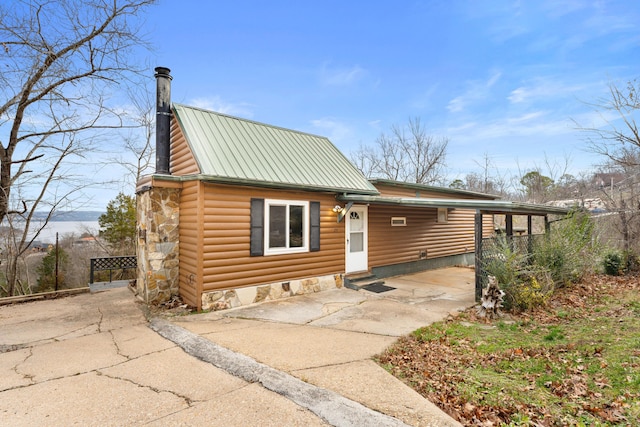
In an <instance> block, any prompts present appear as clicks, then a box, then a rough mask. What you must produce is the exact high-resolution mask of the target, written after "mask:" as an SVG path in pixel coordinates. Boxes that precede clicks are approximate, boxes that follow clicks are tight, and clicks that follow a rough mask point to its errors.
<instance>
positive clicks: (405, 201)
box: [337, 194, 571, 216]
mask: <svg viewBox="0 0 640 427" xmlns="http://www.w3.org/2000/svg"><path fill="white" fill-rule="evenodd" d="M337 199H338V200H340V201H342V202H353V203H371V204H381V205H395V206H413V207H425V208H452V209H475V210H477V211H479V212H482V213H487V214H505V213H509V214H514V215H541V216H543V215H548V214H555V215H567V214H568V213H569V212H570V211H571V209H568V208H561V207H558V206H548V205H535V204H532V203H520V202H510V201H506V200H473V199H432V198H424V199H423V198H413V197H383V196H365V195H355V194H354V195H351V194H345V195H341V196H338V197H337Z"/></svg>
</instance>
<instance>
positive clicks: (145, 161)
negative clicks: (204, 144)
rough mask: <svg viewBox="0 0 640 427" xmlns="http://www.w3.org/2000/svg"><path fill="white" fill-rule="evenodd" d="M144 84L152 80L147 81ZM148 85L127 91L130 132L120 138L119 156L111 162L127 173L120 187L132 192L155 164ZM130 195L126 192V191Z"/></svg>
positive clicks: (150, 92) (150, 100) (151, 103)
mask: <svg viewBox="0 0 640 427" xmlns="http://www.w3.org/2000/svg"><path fill="white" fill-rule="evenodd" d="M147 81H152V80H151V79H150V78H148V79H147ZM152 94H153V91H152V90H148V87H147V85H140V86H134V87H131V88H129V90H128V95H129V99H130V101H131V104H132V109H131V111H130V112H128V113H127V116H128V119H129V120H128V121H129V122H131V126H132V128H131V129H128V131H129V132H128V133H127V135H125V137H124V139H123V143H124V146H123V147H122V148H123V151H122V153H120V154H119V155H118V156H117V157H115V158H114V159H112V160H113V162H112V163H115V164H118V165H120V166H122V167H124V168H125V169H126V171H127V174H126V175H125V176H124V182H123V185H124V186H126V187H128V188H132V189H135V185H136V183H137V182H138V181H139V180H140V178H141V177H142V175H144V174H145V173H146V172H148V171H149V170H150V168H151V167H152V166H153V161H154V144H153V142H154V135H155V123H156V122H155V100H154V99H153V96H152ZM125 192H126V193H129V192H128V191H125Z"/></svg>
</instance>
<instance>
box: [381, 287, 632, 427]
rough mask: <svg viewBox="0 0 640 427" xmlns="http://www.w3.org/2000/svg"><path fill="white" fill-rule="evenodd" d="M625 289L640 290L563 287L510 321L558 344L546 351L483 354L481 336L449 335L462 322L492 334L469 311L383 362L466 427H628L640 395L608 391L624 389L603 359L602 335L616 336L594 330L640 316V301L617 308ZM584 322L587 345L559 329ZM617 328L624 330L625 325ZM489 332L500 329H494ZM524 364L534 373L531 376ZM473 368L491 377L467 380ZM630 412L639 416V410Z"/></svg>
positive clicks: (522, 348) (409, 341) (411, 339)
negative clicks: (582, 422)
mask: <svg viewBox="0 0 640 427" xmlns="http://www.w3.org/2000/svg"><path fill="white" fill-rule="evenodd" d="M628 291H633V292H635V293H636V294H637V293H638V291H640V280H638V278H637V277H628V276H627V277H608V276H593V277H590V278H588V279H586V280H585V281H584V282H583V283H581V284H579V285H576V286H573V287H568V288H562V289H559V290H558V291H557V293H556V294H555V295H554V297H553V298H552V300H551V301H550V302H549V304H548V305H547V306H546V307H542V308H537V309H536V310H534V311H531V312H527V313H519V314H510V315H509V316H508V319H509V320H508V321H509V324H517V325H518V327H519V329H518V331H521V332H522V333H525V334H536V333H537V334H540V335H541V336H545V334H550V335H552V334H554V333H555V335H553V336H552V338H553V339H548V340H546V341H544V340H542V341H544V345H537V346H526V345H514V346H513V347H511V348H508V349H506V350H495V351H488V352H487V351H483V350H482V349H483V348H484V347H487V346H490V345H491V344H492V343H491V342H487V339H486V338H484V337H482V336H479V337H478V340H474V339H468V338H465V337H464V336H458V335H456V334H455V333H447V331H448V329H446V328H447V327H452V326H453V325H455V324H456V323H459V324H463V326H464V327H465V329H472V328H473V325H477V329H475V330H477V331H481V332H479V334H481V333H482V331H484V330H487V326H486V325H487V321H486V320H485V319H479V318H478V317H477V315H476V312H475V310H474V309H471V310H468V311H467V312H465V313H462V314H461V315H460V316H458V317H457V318H455V319H454V318H449V319H448V320H447V322H446V324H445V325H444V326H440V328H441V329H439V330H435V331H433V330H432V331H430V332H429V334H430V335H428V336H427V338H425V339H424V340H422V339H421V338H420V335H419V334H416V335H411V336H406V337H402V338H401V339H400V340H399V341H398V342H397V344H396V345H395V346H394V347H392V348H391V349H390V350H389V351H387V352H386V353H384V354H383V355H381V356H379V358H378V360H379V362H380V363H382V364H384V365H385V366H387V367H389V369H390V371H391V372H392V373H393V374H394V375H396V376H397V377H399V378H402V379H403V380H404V381H406V382H407V383H408V384H410V385H411V386H412V387H413V388H414V389H415V390H416V391H418V392H419V393H421V394H422V395H423V396H425V397H427V398H428V399H429V400H431V401H433V402H434V403H436V404H437V405H438V406H440V408H442V409H443V410H444V411H445V412H447V413H448V414H449V415H451V416H452V417H454V418H455V419H457V420H458V421H460V422H461V423H462V424H464V425H467V426H490V425H495V426H497V425H501V424H503V423H504V424H509V423H512V422H517V421H518V420H523V419H526V420H527V422H528V423H529V424H526V425H539V426H554V425H567V424H577V423H578V421H577V420H579V419H581V418H580V417H584V416H587V415H588V416H590V417H594V418H593V421H594V422H599V423H610V424H616V423H625V422H626V421H627V420H626V416H625V413H626V411H628V410H629V408H630V404H629V401H638V400H640V393H637V392H635V391H634V392H631V393H625V395H623V396H618V397H616V398H614V399H611V397H610V394H609V393H610V392H612V389H613V388H614V387H619V386H616V385H614V384H612V382H611V380H610V379H609V378H608V377H607V376H606V375H604V374H603V373H602V371H604V370H606V369H607V368H608V367H609V365H610V363H609V361H608V360H606V357H605V356H604V354H605V352H606V351H607V348H605V346H604V345H602V343H599V341H598V339H597V336H598V334H611V333H612V331H610V330H608V329H607V328H601V329H596V327H597V326H598V322H597V319H600V318H606V319H616V320H617V319H624V318H625V316H631V317H633V316H634V310H636V313H637V310H638V305H637V303H635V302H634V303H633V304H627V305H625V304H624V303H617V302H618V301H622V299H623V297H622V296H623V295H625V293H626V292H628ZM611 301H613V302H614V303H611ZM635 316H637V314H635ZM579 319H584V320H585V323H586V324H588V325H592V324H593V327H594V330H593V334H592V335H591V336H589V334H587V336H588V337H589V338H588V341H587V342H578V343H576V342H573V341H571V340H570V339H568V338H567V337H565V336H564V335H563V334H559V333H557V331H558V330H564V328H562V329H561V325H568V324H569V323H570V322H574V321H576V320H579ZM589 319H591V320H589ZM498 322H500V320H496V321H493V322H489V324H491V325H495V324H496V323H498ZM616 324H620V325H621V327H624V322H617V321H616ZM482 328H484V329H482ZM490 328H491V329H492V330H496V328H495V326H491V327H490ZM554 328H555V329H554ZM498 329H499V328H498ZM549 331H551V332H549ZM554 331H555V332H554ZM433 334H435V335H433ZM592 339H593V342H591V340H592ZM489 341H490V339H489ZM614 341H615V340H614ZM639 355H640V350H638V351H637V353H636V350H635V349H634V351H633V352H632V354H631V355H630V360H629V361H628V362H626V363H625V364H623V368H624V369H626V370H629V374H628V375H627V378H628V381H629V383H630V384H631V383H632V382H633V381H636V382H637V378H638V376H639V375H640V373H639V372H638V371H639V370H640V367H639V366H638V365H639V363H638V356H639ZM527 366H530V367H534V368H535V369H534V370H533V371H527V369H529V368H527ZM472 369H478V370H480V371H482V370H485V371H486V372H493V374H487V376H486V378H485V379H482V380H479V379H478V377H477V376H476V377H474V376H472V375H470V371H471V370H472ZM532 369H533V368H532ZM483 378H484V377H483ZM546 378H549V379H546ZM503 379H504V381H505V384H506V381H507V380H508V381H511V380H513V381H514V383H513V384H515V385H513V386H510V385H501V383H500V382H501V381H502V380H503ZM623 379H624V376H623ZM496 390H497V391H496ZM634 390H637V386H636V389H634ZM545 393H547V394H548V396H550V397H549V398H548V401H547V403H545V404H539V403H537V404H536V403H535V402H534V399H528V398H526V397H527V396H533V395H544V394H545ZM636 405H637V404H636ZM633 410H634V411H636V412H634V413H635V414H637V413H638V411H640V408H638V407H635V409H633ZM559 411H563V412H562V414H564V415H562V417H559V416H558V412H559ZM587 424H589V423H587ZM517 425H525V424H517Z"/></svg>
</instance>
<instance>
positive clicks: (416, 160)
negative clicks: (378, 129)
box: [351, 118, 449, 184]
mask: <svg viewBox="0 0 640 427" xmlns="http://www.w3.org/2000/svg"><path fill="white" fill-rule="evenodd" d="M448 143H449V140H448V139H447V138H436V137H434V136H432V135H429V134H428V133H427V130H426V128H425V127H424V126H423V125H422V123H421V122H420V119H419V118H413V119H409V121H408V123H407V124H406V125H404V126H399V125H393V126H392V127H391V132H390V133H389V134H386V133H382V134H380V136H379V137H378V138H377V139H376V141H375V146H373V147H370V146H360V148H359V150H358V151H356V152H355V153H353V154H352V156H351V161H352V163H353V164H354V165H355V166H356V167H358V168H359V169H360V171H361V172H362V173H363V174H364V175H365V176H366V177H367V178H385V179H391V180H396V181H405V182H415V183H420V184H433V183H436V182H441V181H442V180H443V177H444V176H443V169H444V167H445V160H446V155H447V145H448Z"/></svg>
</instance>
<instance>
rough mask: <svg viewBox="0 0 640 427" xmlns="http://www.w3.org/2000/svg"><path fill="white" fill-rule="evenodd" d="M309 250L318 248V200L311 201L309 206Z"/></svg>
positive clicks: (317, 249)
mask: <svg viewBox="0 0 640 427" xmlns="http://www.w3.org/2000/svg"><path fill="white" fill-rule="evenodd" d="M309 208H310V209H309V210H310V212H309V217H310V224H309V225H310V227H309V234H310V236H309V251H310V252H317V251H319V250H320V202H311V203H310V206H309Z"/></svg>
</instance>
